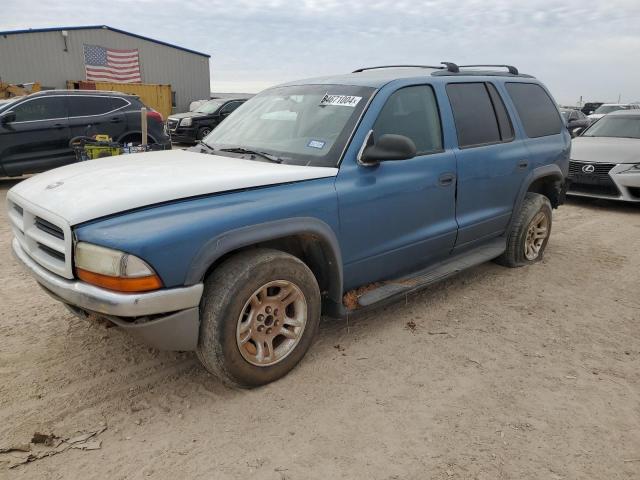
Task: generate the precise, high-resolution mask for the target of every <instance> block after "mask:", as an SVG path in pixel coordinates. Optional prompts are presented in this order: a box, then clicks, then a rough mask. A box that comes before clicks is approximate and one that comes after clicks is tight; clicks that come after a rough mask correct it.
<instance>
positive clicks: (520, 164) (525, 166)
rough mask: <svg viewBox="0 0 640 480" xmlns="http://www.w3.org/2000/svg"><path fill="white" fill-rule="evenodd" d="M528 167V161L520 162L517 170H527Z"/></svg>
mask: <svg viewBox="0 0 640 480" xmlns="http://www.w3.org/2000/svg"><path fill="white" fill-rule="evenodd" d="M528 166H529V160H520V161H519V162H518V168H527V167H528Z"/></svg>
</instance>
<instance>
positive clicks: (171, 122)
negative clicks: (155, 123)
mask: <svg viewBox="0 0 640 480" xmlns="http://www.w3.org/2000/svg"><path fill="white" fill-rule="evenodd" d="M178 123H179V121H178V120H177V119H175V118H168V119H167V129H168V130H169V131H170V132H174V131H175V130H176V128H178Z"/></svg>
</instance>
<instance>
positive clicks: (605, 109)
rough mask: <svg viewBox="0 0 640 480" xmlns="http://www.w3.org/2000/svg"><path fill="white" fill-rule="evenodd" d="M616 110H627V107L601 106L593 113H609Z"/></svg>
mask: <svg viewBox="0 0 640 480" xmlns="http://www.w3.org/2000/svg"><path fill="white" fill-rule="evenodd" d="M618 110H629V105H602V106H601V107H598V108H597V109H596V111H595V112H593V113H611V112H615V111H618Z"/></svg>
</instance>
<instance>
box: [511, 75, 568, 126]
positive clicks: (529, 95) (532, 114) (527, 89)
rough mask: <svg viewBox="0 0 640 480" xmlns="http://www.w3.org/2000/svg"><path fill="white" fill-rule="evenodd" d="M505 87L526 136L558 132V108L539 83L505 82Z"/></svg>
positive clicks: (559, 124)
mask: <svg viewBox="0 0 640 480" xmlns="http://www.w3.org/2000/svg"><path fill="white" fill-rule="evenodd" d="M506 88H507V92H509V96H510V97H511V100H513V104H514V105H515V107H516V110H517V112H518V115H519V116H520V120H521V121H522V125H523V127H524V131H525V133H526V134H527V137H529V138H538V137H546V136H547V135H555V134H557V133H560V131H561V130H562V121H561V120H560V115H559V114H558V109H557V108H556V106H555V104H554V102H553V100H551V97H549V95H548V94H547V92H545V91H544V89H543V88H542V87H541V86H540V85H536V84H535V83H513V82H507V83H506Z"/></svg>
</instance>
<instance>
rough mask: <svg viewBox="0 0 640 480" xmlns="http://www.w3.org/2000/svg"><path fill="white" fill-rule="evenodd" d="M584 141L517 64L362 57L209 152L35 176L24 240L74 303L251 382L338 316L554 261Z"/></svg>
mask: <svg viewBox="0 0 640 480" xmlns="http://www.w3.org/2000/svg"><path fill="white" fill-rule="evenodd" d="M498 67H504V70H502V69H500V68H498ZM569 150H570V135H569V133H568V131H567V130H566V128H564V125H563V122H562V120H561V116H560V113H559V112H558V109H557V107H556V105H555V102H554V101H553V99H552V97H551V95H550V94H549V92H548V91H547V90H546V88H545V87H544V86H543V85H542V84H541V83H540V82H539V81H538V80H536V79H535V78H533V77H531V76H529V75H523V74H520V73H519V72H518V70H517V69H516V68H514V67H512V66H502V65H487V66H478V65H469V66H458V65H455V64H453V63H444V64H443V66H406V65H403V66H393V67H374V68H366V69H360V70H356V71H355V72H353V73H351V74H348V75H338V76H332V77H323V78H314V79H310V80H302V81H297V82H291V83H288V84H285V85H280V86H277V87H274V88H270V89H268V90H265V91H264V92H262V93H260V94H259V95H257V96H255V97H253V98H252V99H250V100H248V101H247V102H246V103H245V104H243V105H242V106H241V107H239V108H238V109H237V110H236V111H234V112H233V113H232V114H231V115H229V117H228V118H227V119H226V120H225V122H223V123H222V124H221V125H220V126H219V127H218V128H216V129H215V130H214V131H213V132H211V134H209V135H208V136H207V137H205V138H204V140H203V141H202V142H200V143H199V144H198V145H196V146H195V147H193V148H191V149H190V150H181V151H175V150H173V151H162V152H152V153H143V154H138V155H131V156H123V157H113V158H108V159H100V160H94V161H90V162H83V163H81V164H74V165H69V166H65V167H62V168H59V169H56V170H53V171H50V172H47V173H44V174H40V175H37V176H34V177H32V178H29V179H28V180H25V181H24V182H22V183H19V184H18V185H16V186H14V187H13V188H12V189H11V190H10V191H9V194H8V209H9V219H10V221H11V223H12V227H13V231H14V233H15V238H14V240H13V250H14V252H15V255H16V256H17V258H18V259H19V260H20V261H21V262H22V263H23V264H24V265H25V266H26V267H27V268H28V270H30V272H31V273H32V274H33V276H34V277H35V279H36V280H37V282H38V283H39V284H40V285H41V286H42V287H43V288H44V289H45V291H47V292H48V293H49V294H50V295H52V296H53V297H54V298H56V299H58V300H60V301H61V302H63V303H64V304H65V305H66V306H67V307H68V308H69V309H70V310H71V311H72V312H74V313H75V314H77V315H80V316H83V317H88V316H94V315H97V316H100V317H104V318H107V319H108V320H110V321H111V322H113V323H114V324H116V325H118V326H120V327H122V328H123V329H127V330H129V331H130V332H131V333H132V334H134V335H137V336H138V337H139V338H141V339H142V340H143V341H145V342H146V343H148V344H150V345H152V346H155V347H157V348H161V349H174V350H194V351H196V352H197V355H198V357H199V359H200V360H201V362H202V364H203V365H204V366H205V368H206V369H207V370H209V371H210V372H212V373H214V374H215V375H217V376H219V377H220V378H221V379H222V380H223V381H225V382H227V383H231V384H235V385H240V386H247V387H252V386H257V385H261V384H265V383H267V382H270V381H273V380H276V379H277V378H279V377H282V376H283V375H285V374H286V373H287V372H289V371H290V370H291V369H292V368H293V367H294V366H295V365H296V364H297V363H298V362H299V361H300V360H301V359H302V357H303V356H304V354H305V353H306V351H307V350H308V349H309V347H310V345H311V343H312V341H313V338H314V335H315V334H316V332H317V330H318V323H319V321H320V316H321V314H324V315H329V316H345V315H347V314H350V313H352V312H354V311H362V310H365V309H368V308H371V307H374V306H376V305H380V304H383V303H386V302H389V301H392V300H394V299H397V298H399V297H404V296H405V295H406V294H407V293H410V292H413V291H416V290H418V289H420V288H424V287H425V286H427V285H430V284H432V283H433V282H435V281H438V280H441V279H443V278H445V277H447V276H449V275H452V274H455V273H456V272H459V271H460V270H462V269H465V268H467V267H471V266H473V265H477V264H479V263H482V262H485V261H488V260H495V261H497V262H498V263H500V264H502V265H506V266H509V267H518V266H522V265H527V264H531V263H534V262H537V261H539V260H540V259H541V258H542V255H543V253H544V250H545V247H546V245H547V242H548V240H549V234H550V232H551V212H552V208H555V207H558V205H560V204H561V203H562V202H563V199H564V194H565V177H566V175H567V169H568V159H569Z"/></svg>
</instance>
